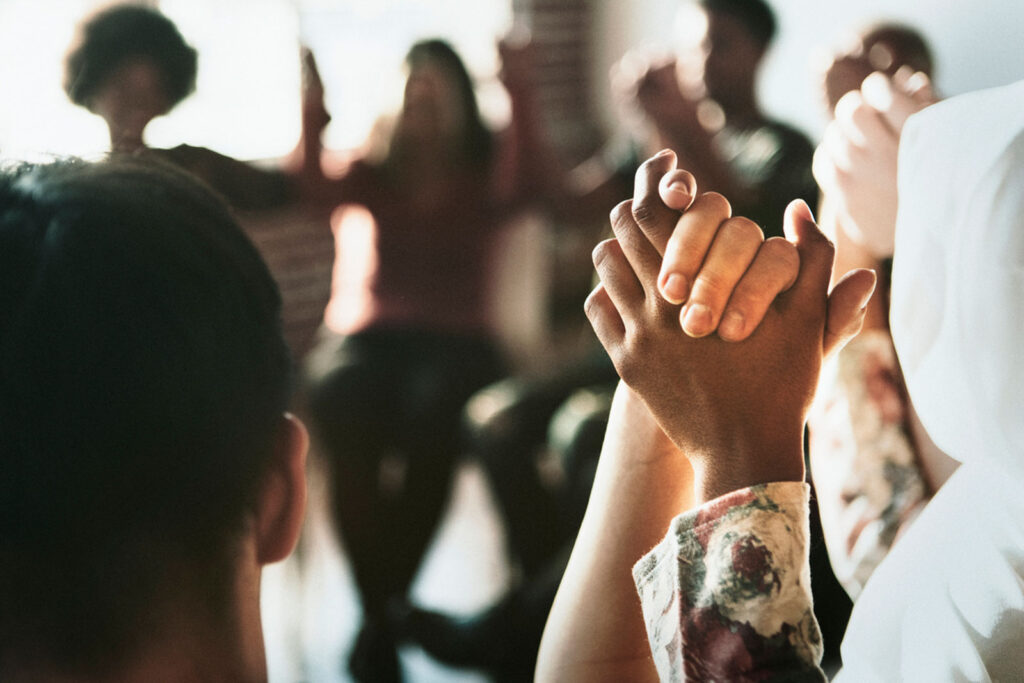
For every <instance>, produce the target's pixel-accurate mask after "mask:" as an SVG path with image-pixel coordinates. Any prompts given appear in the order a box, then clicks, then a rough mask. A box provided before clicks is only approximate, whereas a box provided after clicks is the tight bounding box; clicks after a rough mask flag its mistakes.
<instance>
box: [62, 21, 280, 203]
mask: <svg viewBox="0 0 1024 683" xmlns="http://www.w3.org/2000/svg"><path fill="white" fill-rule="evenodd" d="M196 64H197V59H196V51H195V49H194V48H192V47H191V46H189V45H188V44H187V43H186V42H185V39H184V38H183V37H182V36H181V33H179V32H178V29H177V27H175V25H174V23H173V22H171V20H170V19H168V18H167V17H165V16H164V15H163V14H161V13H160V12H158V11H156V10H154V9H150V8H148V7H144V6H141V5H130V4H125V5H114V6H112V7H108V8H106V9H103V10H101V11H99V12H97V13H96V14H93V15H92V16H90V17H88V18H87V19H86V20H84V21H83V22H82V23H81V24H79V26H78V30H77V35H76V38H75V41H74V43H73V44H72V46H71V49H70V50H69V52H68V55H67V59H66V62H65V65H64V90H65V92H67V94H68V97H69V98H70V99H71V101H72V102H74V103H75V104H77V105H80V106H82V107H85V108H86V109H88V110H89V111H91V112H92V113H94V114H96V115H97V116H100V117H102V118H103V120H104V121H105V122H106V123H107V127H108V128H109V130H110V150H111V152H113V153H115V154H145V155H150V156H155V157H158V158H161V159H164V160H166V161H169V162H171V163H173V164H175V165H177V166H179V167H181V168H183V169H185V170H186V171H188V172H189V173H192V174H193V175H195V176H198V177H199V178H201V179H202V180H204V181H205V182H206V183H208V184H209V185H210V186H211V187H213V188H214V189H216V190H217V191H218V192H220V193H221V194H222V195H224V197H225V199H227V200H228V202H229V203H230V204H231V205H232V206H234V207H235V208H240V209H265V208H270V207H274V206H278V205H281V204H283V203H285V202H286V201H287V200H288V199H289V198H290V197H291V196H292V194H293V193H292V190H291V182H290V181H289V179H288V177H287V176H286V175H285V174H283V173H281V172H279V171H269V170H262V169H258V168H255V167H254V166H251V165H249V164H245V163H243V162H240V161H237V160H235V159H232V158H231V157H227V156H224V155H222V154H218V153H217V152H214V151H212V150H209V149H206V148H204V147H193V146H191V145H179V146H177V147H174V148H172V149H155V148H150V147H147V146H146V143H145V140H144V133H145V130H146V127H147V126H148V125H149V123H150V122H151V121H152V120H153V119H155V118H157V117H158V116H163V115H164V114H167V113H168V112H170V111H171V110H172V109H174V107H176V106H177V105H178V104H179V103H181V101H182V100H184V99H185V98H186V97H188V96H189V95H190V94H191V93H192V92H193V91H194V90H195V87H196Z"/></svg>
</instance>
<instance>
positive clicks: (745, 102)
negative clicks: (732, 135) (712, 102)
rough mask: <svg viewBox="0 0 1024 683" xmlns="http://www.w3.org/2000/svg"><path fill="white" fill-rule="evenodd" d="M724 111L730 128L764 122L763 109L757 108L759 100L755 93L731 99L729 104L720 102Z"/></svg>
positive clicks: (751, 92)
mask: <svg viewBox="0 0 1024 683" xmlns="http://www.w3.org/2000/svg"><path fill="white" fill-rule="evenodd" d="M718 104H719V105H720V106H721V107H722V111H723V112H724V113H725V120H726V123H727V124H728V125H730V126H740V127H742V126H743V125H745V124H749V123H757V122H759V121H762V120H764V115H763V114H762V113H761V109H760V108H759V107H758V106H757V98H756V97H755V96H754V91H753V90H751V91H750V92H749V93H745V94H742V95H737V96H736V97H732V98H729V101H728V102H719V103H718Z"/></svg>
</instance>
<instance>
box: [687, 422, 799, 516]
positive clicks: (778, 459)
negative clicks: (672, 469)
mask: <svg viewBox="0 0 1024 683" xmlns="http://www.w3.org/2000/svg"><path fill="white" fill-rule="evenodd" d="M690 460H691V462H692V464H693V470H694V489H695V492H696V495H697V502H698V504H700V503H705V502H707V501H710V500H714V499H715V498H719V497H721V496H723V495H725V494H727V493H730V492H732V491H738V490H740V489H745V488H749V487H751V486H756V485H758V484H768V483H771V482H779V481H801V482H802V481H804V476H805V471H804V453H803V430H802V429H801V430H800V431H799V432H798V433H797V434H794V435H790V436H788V437H786V438H779V439H763V440H756V441H750V442H746V443H743V442H739V441H734V442H733V443H731V444H728V445H723V446H721V447H719V448H715V449H713V450H708V451H706V452H704V453H702V454H700V456H695V457H691V458H690Z"/></svg>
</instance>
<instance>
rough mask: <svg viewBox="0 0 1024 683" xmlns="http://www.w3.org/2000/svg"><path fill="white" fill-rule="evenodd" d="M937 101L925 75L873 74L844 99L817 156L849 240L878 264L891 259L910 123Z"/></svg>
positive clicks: (818, 173) (818, 171) (817, 169)
mask: <svg viewBox="0 0 1024 683" xmlns="http://www.w3.org/2000/svg"><path fill="white" fill-rule="evenodd" d="M934 101H935V96H934V94H933V92H932V89H931V84H930V82H929V81H928V79H927V77H926V76H924V74H920V73H913V72H910V71H909V70H900V71H898V72H897V73H896V75H895V76H893V77H892V78H889V77H888V76H886V75H885V74H882V73H878V72H876V73H873V74H871V75H869V76H868V77H867V78H865V79H864V82H863V84H862V85H861V87H860V89H859V90H853V91H850V92H848V93H846V94H845V95H843V96H842V98H840V100H839V102H838V103H837V104H836V107H835V120H833V121H832V123H830V124H829V126H828V128H826V130H825V135H824V138H823V140H822V143H821V145H820V146H819V147H818V149H817V151H816V152H815V155H814V177H815V179H817V181H818V184H819V185H821V187H822V190H823V191H824V193H825V195H826V196H827V197H828V198H829V200H830V201H834V202H835V205H836V208H837V211H838V213H839V218H840V223H841V224H842V226H843V227H844V228H845V229H846V230H847V231H848V232H849V234H850V237H851V238H853V239H854V240H856V241H857V242H859V243H861V244H863V245H864V246H865V247H866V248H867V249H868V250H869V251H870V252H871V253H872V254H873V255H874V256H875V257H876V258H885V257H887V256H891V255H892V248H893V240H894V235H895V229H896V208H897V197H896V157H897V151H898V148H899V139H900V133H901V132H902V130H903V124H904V123H905V122H906V120H907V118H908V117H909V116H910V115H911V114H913V113H914V112H917V111H919V110H921V109H923V108H925V107H927V106H928V105H930V104H932V103H933V102H934Z"/></svg>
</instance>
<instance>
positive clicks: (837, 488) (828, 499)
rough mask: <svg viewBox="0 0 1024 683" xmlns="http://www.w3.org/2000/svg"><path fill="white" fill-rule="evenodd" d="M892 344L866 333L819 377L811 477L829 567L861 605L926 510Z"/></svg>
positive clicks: (883, 337)
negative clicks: (874, 577)
mask: <svg viewBox="0 0 1024 683" xmlns="http://www.w3.org/2000/svg"><path fill="white" fill-rule="evenodd" d="M901 378H902V375H901V373H900V368H899V364H898V362H897V360H896V352H895V350H894V349H893V345H892V339H891V337H890V336H889V334H888V333H887V332H885V331H882V330H868V331H864V332H862V333H861V334H860V335H858V336H857V337H856V338H855V339H854V340H853V341H851V342H850V343H849V344H848V345H847V346H846V347H845V348H844V349H843V350H842V351H840V352H839V354H838V356H837V357H836V358H835V359H834V360H833V361H832V362H831V363H830V364H829V365H827V366H826V367H825V368H824V369H823V371H822V379H821V381H820V382H819V386H818V396H817V399H816V400H815V405H814V407H813V409H812V411H811V416H810V437H811V438H810V461H811V475H812V478H813V480H814V488H815V492H816V495H817V499H818V508H819V510H820V512H821V524H822V528H823V529H824V533H825V543H826V546H827V547H828V553H829V559H830V560H831V562H832V568H833V571H834V572H835V575H836V578H838V579H839V581H840V582H841V583H842V584H843V587H844V588H846V591H847V593H849V595H850V597H851V598H852V599H854V600H856V598H857V596H858V595H860V592H861V590H862V589H863V588H864V583H865V582H866V581H867V580H868V577H870V576H871V574H872V572H874V570H875V567H877V566H878V563H879V562H881V561H882V559H883V558H884V557H885V556H886V555H887V554H888V552H889V549H890V547H892V544H893V543H894V542H895V540H896V538H897V537H898V536H899V534H900V532H901V531H902V530H904V529H906V528H907V526H908V525H909V523H910V522H911V521H912V520H913V519H914V518H915V517H916V516H917V514H918V513H919V512H920V511H921V509H922V508H923V507H924V505H925V504H926V503H927V502H928V494H927V488H926V486H925V482H924V480H923V478H922V476H921V472H920V469H919V466H918V463H917V458H916V455H915V447H914V443H913V441H912V439H911V437H910V434H909V431H908V427H907V425H908V410H909V407H908V404H907V399H906V391H905V390H904V387H903V382H902V379H901Z"/></svg>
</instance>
